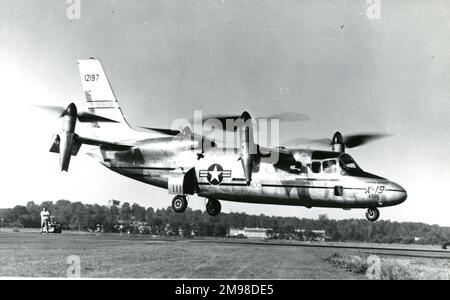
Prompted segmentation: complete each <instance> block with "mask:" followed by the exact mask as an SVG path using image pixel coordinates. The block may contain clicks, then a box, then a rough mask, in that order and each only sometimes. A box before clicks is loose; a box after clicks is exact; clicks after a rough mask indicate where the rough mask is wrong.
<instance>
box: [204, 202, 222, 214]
mask: <svg viewBox="0 0 450 300" xmlns="http://www.w3.org/2000/svg"><path fill="white" fill-rule="evenodd" d="M221 209H222V205H221V204H220V202H219V200H216V199H208V202H207V203H206V212H207V213H208V214H209V215H210V216H217V215H218V214H220V210H221Z"/></svg>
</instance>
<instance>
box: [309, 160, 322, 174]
mask: <svg viewBox="0 0 450 300" xmlns="http://www.w3.org/2000/svg"><path fill="white" fill-rule="evenodd" d="M321 166H322V164H321V163H320V161H313V162H312V163H311V171H312V172H313V173H320V169H321Z"/></svg>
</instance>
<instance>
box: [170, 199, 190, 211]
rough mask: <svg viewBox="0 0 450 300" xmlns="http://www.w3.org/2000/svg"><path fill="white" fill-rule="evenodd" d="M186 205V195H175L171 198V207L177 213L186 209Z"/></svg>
mask: <svg viewBox="0 0 450 300" xmlns="http://www.w3.org/2000/svg"><path fill="white" fill-rule="evenodd" d="M187 205H188V202H187V199H186V196H184V195H177V196H175V197H174V198H173V200H172V209H173V210H174V211H175V212H177V213H182V212H184V211H185V210H186V208H187Z"/></svg>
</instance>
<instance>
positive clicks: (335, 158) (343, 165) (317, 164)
mask: <svg viewBox="0 0 450 300" xmlns="http://www.w3.org/2000/svg"><path fill="white" fill-rule="evenodd" d="M315 154H316V153H315ZM317 154H319V155H313V156H312V158H311V164H310V165H309V167H310V171H311V172H312V173H316V174H318V173H324V174H336V173H340V174H341V175H353V176H354V175H358V174H361V173H363V172H364V171H363V170H362V169H361V168H360V167H359V166H358V164H357V163H356V162H355V160H354V159H353V158H352V157H351V156H350V155H348V154H347V153H335V152H334V153H333V152H331V153H329V155H324V154H325V153H317ZM327 154H328V153H327Z"/></svg>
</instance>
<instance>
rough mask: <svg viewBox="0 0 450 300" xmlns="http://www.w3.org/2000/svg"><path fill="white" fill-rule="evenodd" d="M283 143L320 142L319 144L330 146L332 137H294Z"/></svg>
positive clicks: (302, 143)
mask: <svg viewBox="0 0 450 300" xmlns="http://www.w3.org/2000/svg"><path fill="white" fill-rule="evenodd" d="M283 144H286V145H309V144H318V145H324V146H330V144H331V139H329V138H324V139H310V138H294V139H290V140H287V141H286V142H284V143H283Z"/></svg>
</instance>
